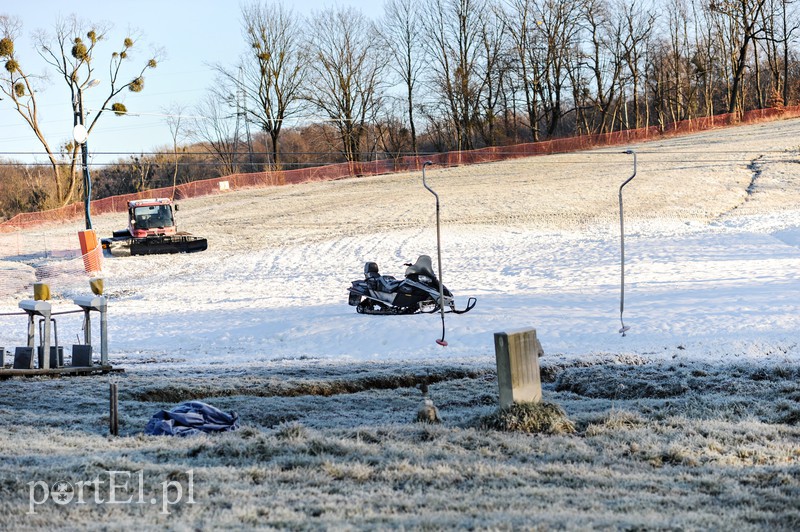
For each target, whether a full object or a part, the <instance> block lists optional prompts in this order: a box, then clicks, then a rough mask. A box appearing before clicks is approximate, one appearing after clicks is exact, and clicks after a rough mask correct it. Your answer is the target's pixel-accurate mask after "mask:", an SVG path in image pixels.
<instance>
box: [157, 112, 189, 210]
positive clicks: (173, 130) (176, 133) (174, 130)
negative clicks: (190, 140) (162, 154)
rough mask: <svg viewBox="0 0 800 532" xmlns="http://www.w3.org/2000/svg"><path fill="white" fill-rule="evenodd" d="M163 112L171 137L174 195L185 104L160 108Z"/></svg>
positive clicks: (183, 128) (184, 127)
mask: <svg viewBox="0 0 800 532" xmlns="http://www.w3.org/2000/svg"><path fill="white" fill-rule="evenodd" d="M162 111H163V113H164V120H165V122H166V123H167V127H168V128H169V136H170V138H171V139H172V155H173V160H174V164H175V166H174V168H173V171H172V196H173V198H174V197H175V186H176V185H177V184H178V168H179V165H178V163H179V157H178V140H180V139H181V138H182V137H183V136H184V135H185V134H186V131H185V129H186V122H185V120H184V114H185V113H186V106H185V105H181V104H173V105H172V106H170V107H167V108H164V109H162Z"/></svg>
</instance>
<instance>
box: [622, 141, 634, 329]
mask: <svg viewBox="0 0 800 532" xmlns="http://www.w3.org/2000/svg"><path fill="white" fill-rule="evenodd" d="M622 153H625V154H627V155H633V175H632V176H630V177H629V178H628V179H626V180H625V181H624V182H623V183H622V184H621V185H620V186H619V239H620V285H619V322H620V324H621V325H622V328H620V330H619V332H620V333H622V336H625V333H626V332H627V331H629V330H630V327H628V326H627V325H625V322H624V321H622V312H623V310H624V309H625V222H624V221H623V211H622V187H624V186H625V185H627V184H628V183H630V182H631V179H633V178H634V177H636V152H635V151H633V150H626V151H624V152H622Z"/></svg>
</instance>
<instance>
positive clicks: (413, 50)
mask: <svg viewBox="0 0 800 532" xmlns="http://www.w3.org/2000/svg"><path fill="white" fill-rule="evenodd" d="M384 10H385V13H384V19H383V25H382V32H381V35H382V36H383V39H384V44H385V46H386V49H387V51H388V55H389V57H390V58H391V61H390V62H389V68H391V69H392V70H393V71H394V72H395V74H396V75H397V76H398V77H399V78H400V81H401V82H402V83H403V85H404V89H405V101H406V110H407V115H408V125H409V130H410V134H411V150H412V151H413V152H414V153H415V154H416V153H417V126H416V123H415V121H414V106H415V97H416V90H417V83H418V81H419V78H420V74H421V72H422V71H423V69H424V68H425V52H424V50H423V48H422V41H423V38H424V36H423V34H422V27H421V25H420V24H419V18H420V4H419V0H387V2H386V3H385V4H384Z"/></svg>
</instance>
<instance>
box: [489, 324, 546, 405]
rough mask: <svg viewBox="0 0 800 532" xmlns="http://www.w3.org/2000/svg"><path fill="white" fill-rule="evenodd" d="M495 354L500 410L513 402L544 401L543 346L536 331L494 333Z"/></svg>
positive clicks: (523, 330)
mask: <svg viewBox="0 0 800 532" xmlns="http://www.w3.org/2000/svg"><path fill="white" fill-rule="evenodd" d="M494 351H495V357H496V358H497V381H498V384H499V387H500V408H506V407H508V406H511V405H512V404H514V403H535V402H539V401H541V400H542V383H541V378H540V377H539V356H540V354H541V353H542V346H541V344H540V343H539V340H538V339H537V338H536V329H522V330H519V331H512V332H499V333H495V334H494Z"/></svg>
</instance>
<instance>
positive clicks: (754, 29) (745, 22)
mask: <svg viewBox="0 0 800 532" xmlns="http://www.w3.org/2000/svg"><path fill="white" fill-rule="evenodd" d="M766 1H767V0H711V2H710V4H709V6H710V8H711V10H712V11H716V12H719V13H722V14H724V15H725V16H727V17H729V18H730V20H731V21H732V22H733V24H734V25H735V28H736V30H737V35H736V37H737V39H736V41H734V42H732V45H733V44H734V43H735V44H738V45H734V46H731V49H730V50H729V51H728V52H729V53H730V54H731V56H732V57H733V59H734V70H733V78H732V86H731V94H730V101H729V102H728V112H729V113H733V112H734V111H735V110H736V109H737V108H740V106H741V105H742V98H741V87H742V78H743V76H744V72H745V68H746V67H747V54H748V51H749V47H750V44H751V43H752V42H753V41H754V40H756V39H758V38H759V36H761V35H762V34H763V32H764V28H763V27H762V26H761V13H762V10H763V9H764V4H765V2H766Z"/></svg>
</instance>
